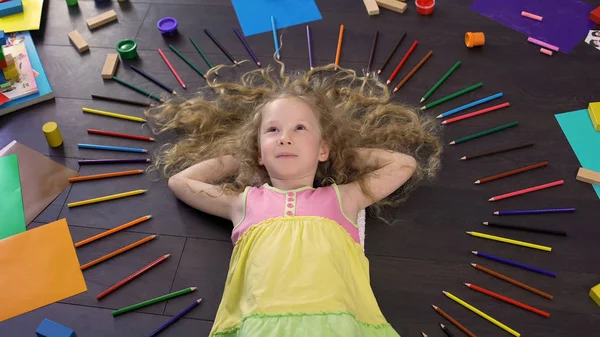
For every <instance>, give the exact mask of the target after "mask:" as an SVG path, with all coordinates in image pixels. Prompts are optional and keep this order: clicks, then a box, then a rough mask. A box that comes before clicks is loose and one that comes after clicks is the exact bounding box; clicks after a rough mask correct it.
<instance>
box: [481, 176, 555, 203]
mask: <svg viewBox="0 0 600 337" xmlns="http://www.w3.org/2000/svg"><path fill="white" fill-rule="evenodd" d="M564 183H565V181H564V180H557V181H553V182H551V183H547V184H543V185H539V186H533V187H530V188H526V189H523V190H518V191H514V192H510V193H505V194H501V195H497V196H495V197H491V198H490V199H489V200H488V201H498V200H502V199H506V198H510V197H515V196H517V195H521V194H525V193H529V192H535V191H539V190H543V189H546V188H550V187H554V186H558V185H562V184H564Z"/></svg>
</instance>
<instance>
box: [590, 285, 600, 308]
mask: <svg viewBox="0 0 600 337" xmlns="http://www.w3.org/2000/svg"><path fill="white" fill-rule="evenodd" d="M590 297H591V298H592V299H593V300H594V302H596V304H598V306H600V284H596V285H595V286H594V287H593V288H592V289H590Z"/></svg>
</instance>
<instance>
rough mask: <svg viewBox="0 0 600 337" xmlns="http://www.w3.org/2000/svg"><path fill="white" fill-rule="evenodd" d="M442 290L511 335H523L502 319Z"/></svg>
mask: <svg viewBox="0 0 600 337" xmlns="http://www.w3.org/2000/svg"><path fill="white" fill-rule="evenodd" d="M442 292H443V293H444V295H446V296H448V297H450V298H451V299H453V300H454V301H455V302H456V303H458V304H460V305H462V306H463V307H465V308H467V309H469V310H471V311H472V312H474V313H476V314H477V315H479V316H481V317H483V318H485V319H486V320H488V321H489V322H491V323H494V324H495V325H497V326H498V327H500V328H502V329H504V330H505V331H506V332H508V333H510V334H511V335H513V336H517V337H519V336H521V334H520V333H518V332H516V331H515V330H513V329H511V328H509V327H508V326H506V325H504V324H502V323H501V322H500V321H498V320H496V319H494V318H492V317H491V316H489V315H488V314H486V313H485V312H483V311H481V310H479V309H477V308H475V307H474V306H472V305H470V304H469V303H467V302H465V301H463V300H461V299H460V298H458V297H456V296H454V295H452V294H451V293H449V292H447V291H442Z"/></svg>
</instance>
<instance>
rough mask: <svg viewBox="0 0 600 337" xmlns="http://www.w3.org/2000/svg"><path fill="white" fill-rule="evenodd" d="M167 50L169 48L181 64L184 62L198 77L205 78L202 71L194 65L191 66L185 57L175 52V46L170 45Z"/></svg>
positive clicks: (177, 51)
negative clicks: (180, 60) (181, 61)
mask: <svg viewBox="0 0 600 337" xmlns="http://www.w3.org/2000/svg"><path fill="white" fill-rule="evenodd" d="M169 48H171V50H172V51H173V52H174V53H175V54H177V56H179V58H180V59H182V60H183V62H185V63H186V64H187V65H188V66H190V68H192V69H194V71H195V72H197V73H198V75H200V76H202V78H206V76H205V75H204V73H203V72H202V70H200V68H198V67H197V66H196V65H195V64H193V63H192V61H190V60H189V59H188V58H187V57H185V55H183V54H182V53H181V52H180V51H179V50H177V48H175V46H173V45H172V44H170V45H169Z"/></svg>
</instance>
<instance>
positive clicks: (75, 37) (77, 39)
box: [69, 30, 90, 53]
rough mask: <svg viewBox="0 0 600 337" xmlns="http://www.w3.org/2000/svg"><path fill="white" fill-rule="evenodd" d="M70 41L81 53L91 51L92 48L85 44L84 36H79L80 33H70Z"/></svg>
mask: <svg viewBox="0 0 600 337" xmlns="http://www.w3.org/2000/svg"><path fill="white" fill-rule="evenodd" d="M69 40H71V43H72V44H73V45H74V46H75V48H77V50H78V51H79V52H80V53H83V52H84V51H86V50H89V49H90V46H88V44H87V42H85V40H84V39H83V36H81V34H79V32H78V31H76V30H74V31H72V32H70V33H69Z"/></svg>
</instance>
